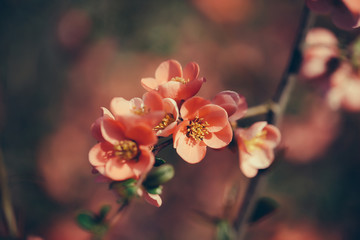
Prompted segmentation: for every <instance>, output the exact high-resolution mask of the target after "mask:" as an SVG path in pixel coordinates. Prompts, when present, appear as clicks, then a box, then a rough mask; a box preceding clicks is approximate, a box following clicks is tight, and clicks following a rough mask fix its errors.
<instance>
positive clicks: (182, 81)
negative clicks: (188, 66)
mask: <svg viewBox="0 0 360 240" xmlns="http://www.w3.org/2000/svg"><path fill="white" fill-rule="evenodd" d="M170 81H175V82H180V83H182V84H187V83H188V82H190V80H189V79H187V80H185V79H184V78H182V77H173V78H172V79H170Z"/></svg>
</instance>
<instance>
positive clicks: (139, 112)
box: [131, 106, 149, 115]
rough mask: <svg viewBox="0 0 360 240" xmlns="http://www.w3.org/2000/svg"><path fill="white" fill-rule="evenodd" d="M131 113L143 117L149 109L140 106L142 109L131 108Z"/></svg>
mask: <svg viewBox="0 0 360 240" xmlns="http://www.w3.org/2000/svg"><path fill="white" fill-rule="evenodd" d="M131 111H132V112H133V113H135V114H137V115H144V114H145V113H148V112H149V109H148V108H147V107H146V106H142V107H135V106H133V107H132V109H131Z"/></svg>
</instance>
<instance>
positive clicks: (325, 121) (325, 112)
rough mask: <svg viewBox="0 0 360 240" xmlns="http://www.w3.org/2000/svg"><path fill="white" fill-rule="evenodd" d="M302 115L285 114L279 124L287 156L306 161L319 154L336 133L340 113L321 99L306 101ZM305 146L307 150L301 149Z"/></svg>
mask: <svg viewBox="0 0 360 240" xmlns="http://www.w3.org/2000/svg"><path fill="white" fill-rule="evenodd" d="M305 106H311V107H310V108H309V107H306V109H305V110H306V112H305V114H303V115H302V116H285V117H284V120H283V122H282V124H281V135H282V139H283V141H282V143H283V144H282V145H283V147H284V148H285V149H286V151H285V156H286V159H287V160H289V161H292V162H296V163H307V162H310V161H314V160H316V159H318V158H319V157H321V155H322V154H323V153H324V152H325V151H326V150H327V149H328V148H329V147H330V146H331V144H332V143H333V140H334V138H335V137H336V136H337V134H338V133H339V120H340V118H339V113H338V112H334V111H333V110H331V109H329V106H328V104H327V103H326V102H325V101H324V100H323V99H321V98H318V99H316V100H315V101H314V100H312V101H311V104H306V105H305ZM304 149H306V151H305V150H304Z"/></svg>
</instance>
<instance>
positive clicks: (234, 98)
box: [211, 90, 247, 122]
mask: <svg viewBox="0 0 360 240" xmlns="http://www.w3.org/2000/svg"><path fill="white" fill-rule="evenodd" d="M211 102H212V103H214V104H216V105H219V106H220V107H222V108H224V109H225V111H226V112H227V114H228V116H229V121H230V122H232V121H236V120H238V119H240V118H242V117H243V116H244V115H245V113H246V110H247V103H246V100H245V97H244V96H241V95H239V94H238V93H236V92H234V91H229V90H227V91H222V92H220V93H218V94H216V95H215V97H214V98H213V99H212V101H211Z"/></svg>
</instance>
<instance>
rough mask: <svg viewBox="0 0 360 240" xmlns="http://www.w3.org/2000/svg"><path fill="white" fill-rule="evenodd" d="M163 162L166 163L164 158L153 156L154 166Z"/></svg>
mask: <svg viewBox="0 0 360 240" xmlns="http://www.w3.org/2000/svg"><path fill="white" fill-rule="evenodd" d="M165 163H166V161H165V160H164V159H162V158H159V157H155V163H154V167H158V166H161V165H163V164H165Z"/></svg>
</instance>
